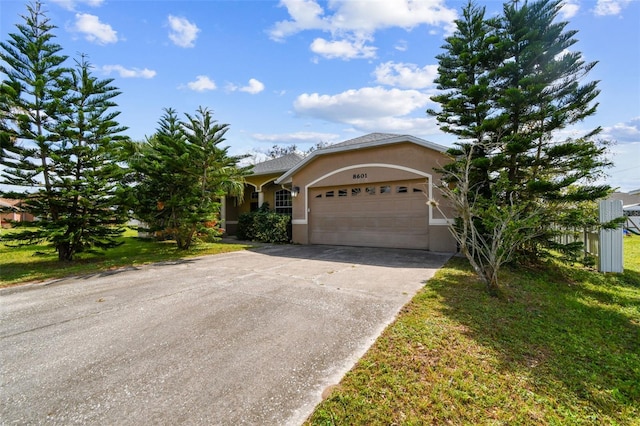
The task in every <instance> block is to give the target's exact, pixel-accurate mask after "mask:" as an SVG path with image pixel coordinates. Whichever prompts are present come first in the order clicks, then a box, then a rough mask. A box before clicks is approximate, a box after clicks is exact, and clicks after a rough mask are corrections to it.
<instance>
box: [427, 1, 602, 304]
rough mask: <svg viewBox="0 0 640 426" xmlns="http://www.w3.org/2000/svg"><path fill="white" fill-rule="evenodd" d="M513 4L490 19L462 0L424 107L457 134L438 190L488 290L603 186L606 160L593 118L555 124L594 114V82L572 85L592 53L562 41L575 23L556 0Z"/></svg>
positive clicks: (550, 242)
mask: <svg viewBox="0 0 640 426" xmlns="http://www.w3.org/2000/svg"><path fill="white" fill-rule="evenodd" d="M519 3H520V2H507V3H505V5H504V7H503V15H502V16H500V17H498V18H496V19H486V18H485V17H484V10H483V9H480V8H478V7H477V6H475V5H474V4H473V3H469V4H467V6H466V7H465V8H464V9H463V18H462V19H460V20H458V21H457V22H456V24H457V31H456V32H455V34H454V35H453V36H452V37H449V38H448V39H447V44H445V46H443V48H444V49H445V52H444V53H443V54H441V55H439V56H438V61H439V64H440V66H439V72H440V75H439V77H438V80H437V82H438V84H439V88H440V89H441V90H443V91H444V92H443V93H442V94H440V95H438V96H435V97H433V100H434V101H436V102H438V103H440V104H441V110H440V111H429V113H431V114H433V115H435V116H436V118H437V119H438V121H439V122H440V123H441V128H442V129H443V130H444V131H446V132H448V133H451V134H454V135H456V136H458V137H459V138H460V139H459V141H458V143H457V146H456V148H454V149H452V150H450V151H449V153H450V155H451V156H452V158H453V160H454V161H453V162H452V163H451V164H449V165H447V166H445V167H444V168H443V170H442V173H443V181H444V182H445V185H444V186H443V188H442V189H443V191H444V192H445V194H446V195H447V196H448V197H449V198H450V199H451V200H452V202H453V204H454V205H455V207H456V209H457V211H458V215H459V218H458V221H457V223H456V225H455V226H454V227H453V228H452V231H453V233H454V235H455V236H456V238H457V239H458V241H459V242H460V244H461V247H462V248H463V251H466V254H467V257H468V258H469V259H470V261H472V264H474V268H476V271H477V272H478V274H479V275H480V276H481V277H482V278H483V279H484V280H485V282H486V283H487V285H488V286H489V289H490V291H492V292H494V293H496V292H497V291H496V290H497V275H498V270H499V268H500V265H501V264H503V263H505V262H509V261H511V260H513V259H514V258H515V257H517V256H522V255H527V256H529V259H535V257H536V256H538V255H539V254H540V253H541V250H544V249H545V247H546V248H554V249H558V248H562V247H560V245H559V244H557V243H555V242H554V238H553V237H554V236H555V234H556V233H557V230H558V229H561V228H562V226H565V225H566V221H567V220H569V218H571V219H572V220H575V219H576V218H577V217H578V216H579V215H578V214H577V213H576V212H579V211H582V210H581V209H580V207H581V206H580V203H582V202H587V201H589V200H595V199H597V198H599V197H602V196H603V195H605V194H606V193H607V192H608V190H609V188H608V187H607V186H599V185H594V184H593V182H594V181H595V179H596V178H598V177H600V175H601V173H602V171H603V169H604V167H606V166H607V165H608V164H609V162H608V161H607V160H606V158H605V157H604V154H605V150H606V143H604V142H602V141H599V140H598V139H597V136H598V134H599V132H600V129H599V128H598V129H595V130H593V131H590V132H587V133H586V134H585V135H583V136H582V137H580V138H576V139H571V138H565V139H560V138H559V134H558V131H560V130H563V129H565V128H566V127H568V126H571V125H574V124H576V123H579V122H580V121H582V120H584V118H586V117H588V116H590V115H592V114H594V113H595V111H596V108H597V104H595V103H594V100H595V98H596V97H597V95H598V90H597V82H587V83H585V84H581V81H582V80H583V79H584V77H585V76H586V75H587V74H588V73H589V71H590V70H591V69H592V68H593V67H594V66H595V63H585V62H584V61H583V60H582V55H581V54H580V53H579V52H575V51H574V52H569V51H568V49H569V48H570V47H572V46H573V45H574V44H575V43H576V40H575V38H574V36H575V34H576V31H567V30H566V25H567V23H566V22H557V17H558V13H559V11H560V7H561V3H560V1H559V0H539V1H535V2H524V3H523V4H522V5H520V4H519ZM572 212H574V213H576V214H573V213H572ZM586 221H587V219H586V218H585V222H586ZM558 225H559V226H558ZM496 231H499V232H496ZM575 248H576V247H575V246H571V247H564V249H567V250H569V249H575Z"/></svg>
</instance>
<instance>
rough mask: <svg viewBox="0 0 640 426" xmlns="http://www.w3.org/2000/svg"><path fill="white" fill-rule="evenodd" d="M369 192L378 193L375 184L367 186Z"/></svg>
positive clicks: (371, 193) (370, 193)
mask: <svg viewBox="0 0 640 426" xmlns="http://www.w3.org/2000/svg"><path fill="white" fill-rule="evenodd" d="M366 191H367V194H369V195H376V187H375V186H367V189H366Z"/></svg>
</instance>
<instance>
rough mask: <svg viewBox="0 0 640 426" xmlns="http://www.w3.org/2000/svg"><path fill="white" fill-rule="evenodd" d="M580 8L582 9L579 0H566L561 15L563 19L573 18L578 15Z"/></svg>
mask: <svg viewBox="0 0 640 426" xmlns="http://www.w3.org/2000/svg"><path fill="white" fill-rule="evenodd" d="M578 10H580V4H579V3H578V0H565V2H564V4H563V5H562V8H561V9H560V17H561V19H571V18H573V17H574V16H576V14H577V13H578Z"/></svg>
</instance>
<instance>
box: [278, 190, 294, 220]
mask: <svg viewBox="0 0 640 426" xmlns="http://www.w3.org/2000/svg"><path fill="white" fill-rule="evenodd" d="M276 213H280V214H286V215H288V216H291V192H289V191H287V190H286V189H281V190H280V191H276Z"/></svg>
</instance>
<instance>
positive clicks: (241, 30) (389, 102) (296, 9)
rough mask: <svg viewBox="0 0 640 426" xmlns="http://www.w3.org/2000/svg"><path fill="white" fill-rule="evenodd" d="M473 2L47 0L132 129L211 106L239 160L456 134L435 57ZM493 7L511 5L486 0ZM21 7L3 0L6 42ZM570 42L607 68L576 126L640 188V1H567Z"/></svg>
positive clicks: (623, 182)
mask: <svg viewBox="0 0 640 426" xmlns="http://www.w3.org/2000/svg"><path fill="white" fill-rule="evenodd" d="M465 3H466V0H330V1H328V2H327V1H318V0H281V1H270V0H262V1H248V0H236V1H231V0H227V1H221V0H208V1H207V0H200V1H171V0H165V1H145V0H139V1H129V0H50V1H46V2H45V5H46V10H47V11H48V16H49V17H50V19H51V22H52V23H53V24H54V25H56V26H57V27H58V28H57V30H55V34H56V35H57V40H56V41H57V42H58V43H59V44H61V45H62V46H63V48H64V53H65V54H67V55H69V56H70V59H72V58H74V57H77V55H78V54H79V53H84V54H87V55H88V57H89V60H90V61H91V63H92V64H93V65H94V67H95V73H96V75H98V76H100V77H102V78H113V79H115V82H114V84H115V85H116V86H117V87H119V88H120V89H121V91H122V95H120V96H119V97H118V98H117V102H118V104H119V110H120V111H121V115H120V121H121V124H124V125H126V126H128V127H129V130H128V134H129V136H131V137H132V138H134V139H137V140H142V139H144V137H145V136H148V135H151V134H152V133H153V132H154V130H155V128H156V126H157V122H158V119H159V118H160V116H161V115H162V110H163V108H166V107H171V108H174V109H175V110H177V111H178V112H179V113H181V114H182V113H185V112H186V113H190V114H193V113H194V112H195V110H196V109H197V108H198V106H204V107H208V108H209V109H211V110H212V111H214V113H215V117H216V119H217V120H219V121H220V122H223V123H229V124H230V130H229V132H228V133H227V143H228V145H229V146H230V147H231V150H230V151H231V152H232V153H234V154H242V153H248V152H261V151H262V152H264V151H266V150H267V149H269V148H270V147H271V146H272V145H274V144H279V145H289V144H296V145H297V146H298V147H299V148H300V149H303V150H306V149H308V148H309V147H310V146H312V145H314V144H316V143H318V142H328V143H333V142H340V141H343V140H346V139H350V138H353V137H357V136H361V135H363V134H366V133H370V132H389V133H400V134H411V135H414V136H418V137H421V138H424V139H427V140H430V141H433V142H437V143H441V144H443V145H447V146H449V145H451V143H452V142H453V139H452V138H451V136H448V135H445V134H443V133H441V132H440V131H439V130H438V127H437V125H436V123H435V120H434V119H433V118H430V117H428V116H427V115H426V114H425V110H426V109H427V108H431V107H435V105H434V104H433V103H432V102H431V101H430V96H431V95H433V94H434V93H435V86H434V84H433V79H434V77H435V76H436V70H437V62H436V59H435V56H436V55H437V54H439V53H441V52H442V50H441V46H442V44H443V40H444V37H446V35H447V34H449V32H450V31H451V29H452V22H453V20H454V19H456V18H457V17H458V15H459V13H460V9H461V7H462V6H463V5H464V4H465ZM478 3H479V4H481V5H486V7H487V11H488V12H489V13H496V12H497V11H498V10H499V9H501V7H502V2H501V1H493V0H479V1H478ZM25 4H26V2H25V1H22V0H21V1H13V0H2V2H0V38H1V39H2V40H6V39H7V37H8V34H9V33H12V32H15V31H16V30H15V24H16V23H20V22H21V18H20V17H19V15H21V14H24V13H25V10H26V8H25ZM562 18H563V19H565V20H567V21H569V27H568V28H569V29H575V30H578V31H579V32H578V34H577V36H576V38H577V39H578V40H579V41H578V43H577V44H576V45H574V50H579V51H581V52H582V53H583V55H584V57H585V59H586V60H587V61H599V64H598V65H597V66H596V67H595V68H594V70H593V71H592V72H591V73H590V74H589V75H588V76H587V79H588V80H599V81H600V83H599V88H600V90H601V94H600V96H599V97H598V102H599V103H600V106H599V108H598V113H597V115H595V116H594V117H591V118H589V119H588V120H587V121H585V122H584V123H582V124H581V125H580V127H579V128H576V129H572V130H574V131H575V132H576V134H577V133H579V132H580V131H584V130H588V129H593V128H595V127H597V126H602V127H603V128H604V130H605V131H604V137H605V138H607V139H610V140H613V141H616V144H615V145H613V146H612V148H611V156H612V157H611V158H612V160H613V161H614V162H615V167H614V168H613V169H611V170H610V172H609V173H610V178H609V183H610V184H611V185H613V186H614V187H618V188H620V189H621V190H623V191H629V190H633V189H638V188H640V165H638V164H637V163H639V162H640V1H637V0H567V1H566V3H565V6H564V8H563V16H562Z"/></svg>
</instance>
